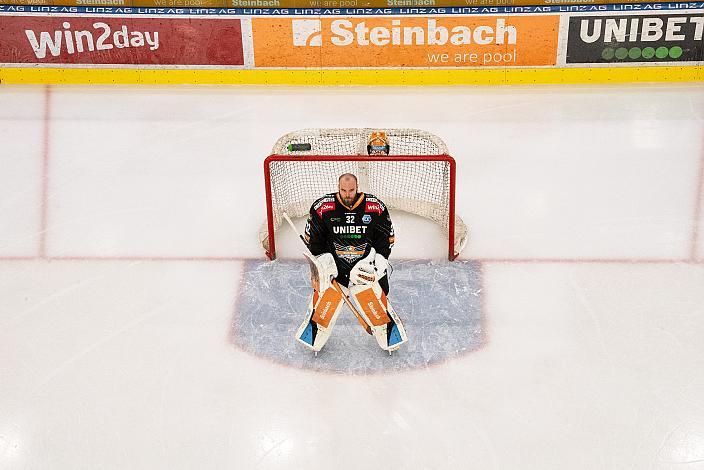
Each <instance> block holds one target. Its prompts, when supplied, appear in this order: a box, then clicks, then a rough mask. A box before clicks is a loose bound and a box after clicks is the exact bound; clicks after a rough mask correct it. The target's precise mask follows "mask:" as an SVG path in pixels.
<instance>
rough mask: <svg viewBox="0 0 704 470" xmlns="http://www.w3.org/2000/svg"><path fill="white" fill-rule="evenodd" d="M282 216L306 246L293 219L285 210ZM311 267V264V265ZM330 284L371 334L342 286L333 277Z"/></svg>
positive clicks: (367, 325)
mask: <svg viewBox="0 0 704 470" xmlns="http://www.w3.org/2000/svg"><path fill="white" fill-rule="evenodd" d="M283 216H284V219H286V222H288V224H289V225H290V226H291V228H292V229H293V231H294V233H296V234H297V235H298V238H300V239H301V241H302V242H303V244H304V245H305V246H306V247H307V246H308V242H307V241H306V239H305V238H304V237H303V235H301V232H299V231H298V229H297V228H296V226H295V225H293V221H292V220H291V218H290V217H289V216H288V214H287V213H286V212H284V213H283ZM311 269H312V265H311ZM332 285H333V287H334V288H335V290H336V291H337V292H338V293H339V294H340V295H341V296H342V300H344V301H345V303H346V304H347V306H348V307H349V308H350V310H352V313H354V316H355V317H357V321H358V322H359V324H360V325H362V327H363V328H364V330H365V331H366V332H367V334H370V335H371V334H372V327H371V325H369V324H368V323H367V322H366V321H364V318H362V315H361V314H360V313H359V312H358V311H357V308H356V307H355V306H354V305H353V304H352V301H351V300H350V298H349V297H348V296H347V294H345V292H344V291H343V290H342V287H340V284H338V282H337V280H335V279H333V280H332Z"/></svg>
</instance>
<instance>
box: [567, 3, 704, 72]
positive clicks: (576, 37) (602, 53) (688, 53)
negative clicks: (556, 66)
mask: <svg viewBox="0 0 704 470" xmlns="http://www.w3.org/2000/svg"><path fill="white" fill-rule="evenodd" d="M703 37H704V14H686V13H680V14H668V15H662V14H658V15H642V14H639V15H604V16H572V17H570V19H569V34H568V41H567V63H568V64H592V63H618V62H626V63H628V62H694V61H701V60H702V51H703V49H702V38H703Z"/></svg>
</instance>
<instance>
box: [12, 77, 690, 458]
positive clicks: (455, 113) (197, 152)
mask: <svg viewBox="0 0 704 470" xmlns="http://www.w3.org/2000/svg"><path fill="white" fill-rule="evenodd" d="M703 118H704V90H703V89H702V87H701V86H700V85H658V86H655V85H653V86H602V87H587V86H562V87H504V88H464V87H457V88H412V87H405V88H366V87H360V88H342V87H340V88H286V87H281V88H275V87H222V88H218V87H212V88H209V87H164V88H149V87H140V88H135V87H68V86H66V87H51V88H49V89H47V88H44V87H10V86H3V87H0V469H2V470H17V469H22V470H24V469H55V470H56V469H58V470H78V469H90V470H94V469H130V470H136V469H161V468H163V469H169V470H176V469H193V468H206V469H223V468H237V469H254V468H262V469H296V468H307V469H311V470H314V469H327V468H338V469H360V468H364V469H366V468H393V469H443V470H445V469H455V468H476V469H482V470H484V469H541V470H542V469H639V470H640V469H685V468H686V469H702V468H704V261H703V260H704V210H703V209H702V204H703V201H702V197H703V190H702V185H703V184H704V183H703V182H702V173H703V172H704V140H703V137H702V136H703V130H704V121H703ZM375 126H378V127H414V128H421V129H425V130H428V131H431V132H433V133H436V134H438V135H439V136H441V137H442V138H443V139H444V140H445V141H446V143H447V144H448V146H449V148H450V150H451V152H452V154H453V156H454V157H455V158H456V159H457V161H458V191H457V196H458V201H457V210H458V213H459V214H460V215H461V216H462V218H463V219H464V220H465V222H466V223H467V224H468V225H469V227H470V233H471V235H470V241H469V244H468V246H467V249H466V251H465V252H464V254H463V258H465V259H477V260H481V261H482V262H483V272H484V275H485V279H484V292H483V294H484V295H485V296H486V297H485V302H484V314H485V317H486V326H487V331H488V341H487V343H486V345H485V346H484V347H483V348H482V349H481V350H479V351H477V352H474V353H471V354H468V355H466V356H464V357H462V358H460V359H456V360H451V361H449V362H447V363H444V364H441V365H437V366H435V367H431V368H427V369H417V370H413V371H410V372H406V373H395V374H391V375H388V376H384V375H375V376H353V377H348V376H344V375H335V374H316V373H314V372H311V371H307V370H301V369H297V368H287V367H283V366H281V365H278V364H274V363H271V362H268V361H266V360H263V359H261V358H258V357H255V356H252V355H249V354H246V353H244V352H242V351H240V350H238V349H237V348H235V347H234V346H233V345H232V341H231V338H230V326H231V323H232V318H233V315H234V314H235V312H236V310H237V307H238V306H237V302H236V299H237V293H238V289H239V287H240V286H239V285H238V283H239V280H240V278H241V274H242V266H243V259H246V258H262V257H263V252H262V250H261V247H260V246H259V245H258V240H257V232H258V229H259V226H260V224H261V223H262V222H263V221H264V217H265V216H264V196H263V181H262V161H263V159H264V157H265V156H266V155H267V154H268V152H269V150H270V148H271V146H272V144H273V142H274V141H275V139H276V138H277V137H278V136H280V135H282V134H284V133H286V132H289V131H291V130H294V129H299V128H303V127H375ZM396 225H397V234H398V243H397V247H396V248H395V251H394V256H396V257H399V258H439V257H441V256H442V255H443V251H444V249H445V242H444V240H442V239H441V238H440V235H439V232H438V230H437V229H436V228H435V226H433V225H432V224H426V223H420V222H418V221H417V220H414V219H411V218H403V217H400V218H399V219H398V220H397V221H396ZM300 251H301V247H300V246H299V242H298V241H297V239H296V238H295V237H294V236H293V234H292V233H291V232H290V231H288V230H284V231H283V232H282V238H281V240H280V245H279V254H280V256H283V257H290V258H293V257H298V256H299V253H300ZM291 347H292V348H293V347H297V346H296V345H295V344H294V342H293V340H292V342H291ZM311 360H314V359H313V358H311Z"/></svg>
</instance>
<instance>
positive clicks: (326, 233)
mask: <svg viewBox="0 0 704 470" xmlns="http://www.w3.org/2000/svg"><path fill="white" fill-rule="evenodd" d="M305 237H306V241H307V242H308V243H309V248H310V252H311V253H312V254H314V255H316V256H317V255H321V254H323V253H331V254H332V255H333V257H334V258H335V264H336V265H337V271H338V276H337V280H338V281H339V282H341V283H343V284H344V285H347V284H348V282H349V274H350V270H351V269H352V267H353V266H354V265H355V263H357V261H359V260H360V259H362V258H364V257H365V256H367V255H368V254H369V251H370V250H371V249H372V247H373V248H374V249H375V250H376V252H377V253H380V254H382V255H383V256H384V257H385V258H388V257H389V255H390V254H391V248H393V246H394V227H393V224H392V223H391V217H390V216H389V211H388V210H387V209H386V206H385V205H384V203H383V202H381V201H380V200H379V198H377V197H375V196H373V195H371V194H364V193H359V194H357V199H356V200H355V203H354V204H353V205H352V207H347V206H345V205H344V204H343V203H342V200H341V199H340V197H339V195H338V193H330V194H326V195H325V196H323V197H321V198H320V199H318V200H316V201H315V202H314V203H313V205H312V206H311V207H310V214H309V216H308V223H307V224H306V234H305Z"/></svg>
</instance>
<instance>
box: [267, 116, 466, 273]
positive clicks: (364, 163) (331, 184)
mask: <svg viewBox="0 0 704 470" xmlns="http://www.w3.org/2000/svg"><path fill="white" fill-rule="evenodd" d="M373 131H383V132H386V134H387V137H388V140H389V145H390V152H389V155H382V156H379V155H375V156H371V155H366V145H367V139H368V136H369V135H370V134H371V132H373ZM291 144H293V145H291ZM292 149H293V150H292ZM333 152H334V153H333ZM343 173H352V174H354V175H356V176H357V179H358V181H359V190H360V191H361V192H368V193H371V194H374V195H375V196H378V197H379V198H380V199H381V200H382V201H383V202H384V204H386V206H387V207H388V208H389V210H390V211H391V212H392V214H393V212H394V211H395V210H401V211H405V212H409V213H411V214H415V215H419V216H421V217H425V218H428V219H430V220H433V221H434V222H436V223H437V224H438V225H440V226H441V227H442V228H443V229H444V231H446V234H447V238H448V259H450V260H454V259H455V258H456V257H457V256H458V255H459V253H460V251H461V250H462V248H464V245H465V243H466V241H467V227H466V225H465V224H464V222H463V221H462V219H460V218H459V217H458V216H457V215H456V214H455V186H456V163H455V160H454V159H453V158H452V157H451V156H449V155H448V154H447V148H446V147H445V144H444V143H443V142H442V141H441V140H440V139H439V138H438V137H437V136H434V135H432V134H430V133H427V132H425V131H420V130H416V129H366V128H365V129H308V130H303V131H298V132H293V133H290V134H286V135H285V136H283V137H282V138H280V139H279V141H278V142H277V143H276V145H275V146H274V150H273V152H272V154H271V155H270V156H268V157H267V158H266V159H265V160H264V182H265V193H266V205H267V222H266V223H265V224H264V226H263V227H262V229H261V231H260V241H261V243H262V246H263V247H264V249H265V251H266V254H267V256H268V257H269V258H270V259H275V258H276V238H275V235H276V231H277V230H278V229H279V227H280V226H281V225H282V224H283V222H284V219H283V213H284V212H286V213H288V215H289V216H290V217H292V218H295V217H305V216H307V215H308V211H309V209H310V205H311V204H312V203H313V201H314V200H315V199H317V198H319V197H320V196H322V195H323V194H326V193H331V192H335V191H336V190H337V179H338V177H339V176H340V175H341V174H343Z"/></svg>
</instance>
